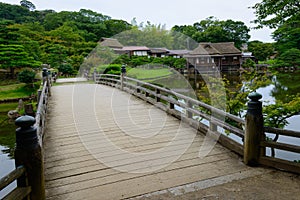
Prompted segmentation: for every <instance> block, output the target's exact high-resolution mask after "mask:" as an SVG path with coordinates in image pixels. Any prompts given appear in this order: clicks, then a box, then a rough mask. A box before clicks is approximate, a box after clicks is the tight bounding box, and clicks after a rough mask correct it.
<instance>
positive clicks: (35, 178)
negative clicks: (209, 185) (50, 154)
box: [0, 77, 51, 200]
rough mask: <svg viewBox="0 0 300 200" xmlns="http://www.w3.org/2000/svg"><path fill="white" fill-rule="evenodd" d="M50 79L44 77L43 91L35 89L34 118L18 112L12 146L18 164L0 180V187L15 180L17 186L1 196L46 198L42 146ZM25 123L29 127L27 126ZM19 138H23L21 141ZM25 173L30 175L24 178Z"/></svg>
mask: <svg viewBox="0 0 300 200" xmlns="http://www.w3.org/2000/svg"><path fill="white" fill-rule="evenodd" d="M50 82H51V80H50V78H49V77H43V88H42V91H39V92H38V98H39V99H38V108H37V112H36V116H35V121H34V119H30V117H29V116H21V117H20V118H18V119H17V120H16V122H17V121H18V120H19V121H18V126H20V128H19V129H17V130H16V135H17V138H18V137H19V139H17V140H16V143H17V145H16V149H15V163H16V166H17V167H16V169H15V170H13V171H12V172H11V173H9V174H8V175H6V176H5V177H4V178H2V179H1V180H0V190H2V189H3V188H5V187H7V186H8V185H9V184H10V183H12V182H13V181H15V180H17V188H15V189H14V190H13V191H11V192H10V193H9V194H7V195H6V196H5V197H4V199H20V200H21V199H24V198H25V197H28V196H30V198H32V199H45V188H44V171H43V170H44V167H43V154H42V150H41V147H42V144H43V136H44V131H45V125H46V114H47V104H48V98H49V96H50V95H51V92H50V87H51V83H50ZM31 118H32V117H31ZM26 120H27V121H26ZM31 122H32V124H31ZM26 124H27V125H26ZM28 124H29V125H30V127H28ZM22 125H23V126H24V127H26V128H24V127H23V126H22ZM24 130H25V131H24ZM22 131H24V134H20V133H23V132H22ZM18 133H19V134H18ZM26 133H30V134H26ZM36 138H38V139H36ZM22 140H25V141H26V142H25V143H24V142H22ZM26 145H27V146H26ZM33 166H34V167H33ZM27 176H28V177H29V178H27ZM28 199H29V198H28Z"/></svg>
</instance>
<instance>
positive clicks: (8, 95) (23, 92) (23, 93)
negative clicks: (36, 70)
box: [0, 83, 39, 100]
mask: <svg viewBox="0 0 300 200" xmlns="http://www.w3.org/2000/svg"><path fill="white" fill-rule="evenodd" d="M38 85H39V84H38V83H37V84H36V85H35V87H34V88H33V87H32V85H30V86H29V85H26V84H25V83H18V84H12V85H4V86H0V100H3V99H16V98H23V97H29V96H30V95H31V94H36V91H37V86H38Z"/></svg>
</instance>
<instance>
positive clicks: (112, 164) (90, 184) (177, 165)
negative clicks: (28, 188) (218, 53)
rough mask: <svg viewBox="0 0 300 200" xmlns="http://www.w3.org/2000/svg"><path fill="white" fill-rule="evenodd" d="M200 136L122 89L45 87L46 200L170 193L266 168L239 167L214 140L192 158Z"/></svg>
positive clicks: (239, 163)
mask: <svg viewBox="0 0 300 200" xmlns="http://www.w3.org/2000/svg"><path fill="white" fill-rule="evenodd" d="M204 140H205V136H204V135H202V134H199V133H197V131H196V130H195V129H193V128H191V127H190V126H188V125H187V124H185V123H183V122H181V121H180V120H178V119H176V118H174V117H172V116H170V115H168V114H166V113H165V112H164V111H162V110H160V109H158V108H156V107H154V106H152V105H151V104H149V103H147V102H145V101H143V100H140V99H138V98H136V97H134V96H132V95H130V94H128V93H125V92H123V91H120V90H117V89H114V88H111V87H108V86H104V85H96V84H74V85H62V86H55V87H52V97H51V101H50V103H49V113H48V124H47V133H46V135H45V141H46V142H45V144H44V151H45V179H46V195H47V199H123V198H133V197H141V196H143V195H144V196H145V195H146V196H147V194H148V195H151V194H157V193H164V192H165V193H173V194H174V195H176V194H182V193H184V192H188V191H193V190H197V189H203V188H207V187H211V186H215V185H218V184H223V183H226V182H230V181H232V180H239V179H243V178H246V177H251V176H256V175H258V174H262V173H265V172H266V171H267V170H266V169H262V168H250V167H248V166H246V165H244V164H243V163H242V161H241V159H240V158H239V157H238V156H237V155H236V154H234V153H232V152H231V151H229V150H228V149H226V148H224V147H222V146H221V145H219V144H216V145H214V146H213V148H212V150H211V151H210V152H209V153H208V155H207V156H205V157H199V156H198V155H199V149H200V147H201V145H203V144H205V145H206V143H204ZM206 147H207V148H209V146H203V148H204V149H205V148H206ZM159 191H160V192H159Z"/></svg>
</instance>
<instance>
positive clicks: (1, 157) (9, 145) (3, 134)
mask: <svg viewBox="0 0 300 200" xmlns="http://www.w3.org/2000/svg"><path fill="white" fill-rule="evenodd" d="M17 105H18V104H17V103H7V104H0V178H2V177H3V176H4V175H7V174H8V173H9V172H11V171H12V170H14V169H15V161H14V155H13V153H14V147H15V140H16V139H15V129H16V126H15V125H14V122H13V121H10V120H8V117H7V112H8V111H9V110H14V109H16V108H17ZM15 186H16V183H15V182H14V183H12V184H11V185H10V186H9V187H7V188H6V189H5V190H1V191H0V199H2V198H3V195H4V194H6V193H7V192H9V191H11V190H12V189H13V188H14V187H15Z"/></svg>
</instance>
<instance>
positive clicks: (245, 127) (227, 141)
mask: <svg viewBox="0 0 300 200" xmlns="http://www.w3.org/2000/svg"><path fill="white" fill-rule="evenodd" d="M120 77H121V76H118V75H109V74H100V75H95V82H96V83H100V84H105V85H110V86H113V87H116V88H119V89H122V90H124V91H126V92H128V93H130V94H133V95H135V96H137V97H139V98H141V99H143V100H145V101H147V102H149V103H151V104H153V105H155V106H157V107H159V108H160V109H162V110H165V111H166V112H167V113H169V114H171V115H173V116H175V117H177V118H179V119H181V120H183V121H185V122H187V123H189V124H190V125H191V126H193V127H194V128H196V129H197V130H199V131H201V132H202V133H205V134H209V135H210V136H212V137H213V138H215V139H216V140H218V142H219V143H221V144H222V145H223V146H225V147H227V148H229V149H231V150H232V151H234V152H236V153H238V154H240V155H241V156H243V157H244V162H245V164H247V165H251V166H255V165H258V164H263V165H267V166H271V167H275V168H278V169H284V170H287V171H291V172H296V173H300V164H299V163H297V162H293V161H287V160H282V159H279V158H275V157H274V156H271V157H270V156H266V148H268V147H269V148H272V149H279V150H285V151H289V152H294V153H300V147H299V145H292V144H283V143H281V142H277V141H276V140H274V141H270V140H268V138H267V137H266V135H265V132H268V133H272V134H277V135H284V136H290V137H295V138H300V133H299V132H296V131H290V130H282V129H276V128H270V127H264V126H263V115H262V103H261V102H260V101H259V99H260V98H261V95H260V94H258V93H252V94H250V95H249V98H250V99H251V101H249V103H248V111H247V114H246V120H244V119H241V118H239V117H237V116H234V115H232V114H229V113H226V112H224V111H222V110H220V109H217V108H214V107H212V106H210V105H208V104H205V103H203V102H201V101H198V100H196V99H193V98H191V97H188V96H185V95H183V94H180V93H178V92H175V91H172V90H170V89H168V88H163V87H161V86H157V85H154V84H151V83H147V82H143V81H140V80H137V79H134V78H130V77H126V76H124V77H123V78H122V79H121V78H120ZM121 85H122V87H121ZM176 106H177V107H179V108H181V109H182V110H184V111H185V112H184V113H182V112H180V111H179V109H176ZM199 119H205V120H206V121H207V123H204V122H203V121H202V120H199ZM233 124H234V125H233ZM220 130H221V131H220ZM225 131H227V132H229V133H230V134H233V135H235V136H236V137H237V138H239V139H235V140H234V139H233V138H232V137H228V136H227V135H225V134H224V132H225ZM275 138H278V136H277V137H275ZM298 162H299V161H298Z"/></svg>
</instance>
